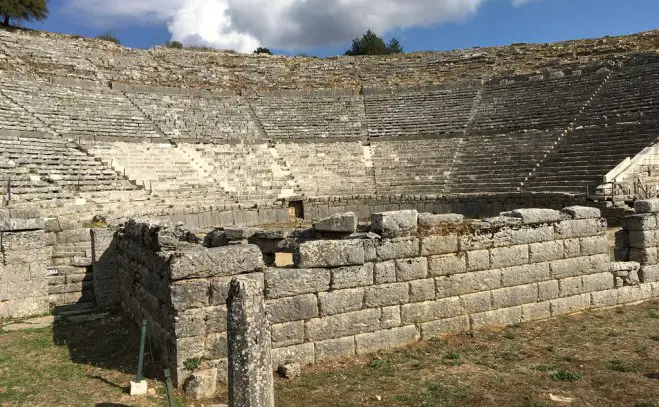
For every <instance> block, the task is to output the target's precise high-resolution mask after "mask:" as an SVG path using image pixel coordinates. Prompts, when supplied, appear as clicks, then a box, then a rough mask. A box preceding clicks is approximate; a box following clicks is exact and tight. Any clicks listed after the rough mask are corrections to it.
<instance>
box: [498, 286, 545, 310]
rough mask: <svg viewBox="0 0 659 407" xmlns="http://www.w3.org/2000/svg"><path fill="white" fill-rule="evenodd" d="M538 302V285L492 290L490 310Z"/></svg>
mask: <svg viewBox="0 0 659 407" xmlns="http://www.w3.org/2000/svg"><path fill="white" fill-rule="evenodd" d="M536 301H538V285H537V284H526V285H518V286H515V287H506V288H500V289H498V290H492V308H495V309H496V308H508V307H512V306H515V305H521V304H528V303H531V302H536Z"/></svg>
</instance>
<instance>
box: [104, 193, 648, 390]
mask: <svg viewBox="0 0 659 407" xmlns="http://www.w3.org/2000/svg"><path fill="white" fill-rule="evenodd" d="M656 207H657V210H658V211H659V203H657V204H656ZM652 217H653V218H652V219H653V220H656V219H655V218H656V215H655V214H652ZM655 223H656V222H655ZM652 225H653V226H652V227H654V228H656V224H652ZM606 226H607V225H606V221H605V220H604V219H602V218H601V217H600V212H599V210H598V209H596V208H589V207H578V206H573V207H568V208H565V209H563V210H562V211H556V210H551V209H520V210H514V211H511V212H505V213H502V214H501V215H500V216H498V217H494V218H488V219H485V220H469V219H464V217H462V216H461V215H456V214H448V215H432V214H418V212H417V211H415V210H406V211H396V212H383V213H379V214H375V215H373V219H372V223H371V224H370V225H369V226H368V227H367V228H365V227H362V226H359V230H360V231H359V232H357V229H358V222H357V216H356V215H355V214H343V215H335V216H333V217H331V218H329V219H325V220H322V221H321V222H318V223H317V224H316V225H315V226H314V228H312V229H308V230H306V231H305V230H301V231H299V232H297V233H296V234H295V236H294V238H292V239H291V240H290V242H289V244H291V245H292V247H293V249H292V250H293V252H294V266H291V267H287V268H276V267H268V268H265V265H264V259H263V257H268V256H264V255H262V253H261V251H260V250H259V248H258V247H257V246H255V245H250V244H247V242H250V241H252V240H251V239H252V238H253V237H255V236H256V237H258V239H266V240H267V239H274V240H277V239H281V238H282V237H283V236H285V234H282V233H280V231H277V230H263V231H262V232H258V231H256V230H241V229H227V230H216V231H215V232H213V233H211V234H209V235H208V236H207V239H206V240H205V242H204V245H205V246H206V247H204V246H202V245H200V244H199V243H198V239H197V237H196V236H195V235H193V234H191V233H190V232H187V231H185V230H182V229H178V228H177V229H173V228H172V227H171V226H167V225H164V224H154V223H137V222H135V221H130V222H128V223H127V224H126V225H125V226H123V227H122V228H120V229H119V231H118V232H117V234H116V237H115V240H116V247H117V256H118V257H117V264H118V268H119V279H120V292H121V303H122V305H123V307H124V308H125V309H126V310H127V311H129V312H130V313H131V314H133V316H134V318H135V320H136V321H140V320H141V319H142V318H146V319H147V320H148V321H149V326H150V328H149V333H150V335H151V337H152V340H153V341H154V342H153V343H154V346H155V347H156V349H159V350H160V353H161V357H160V360H161V362H162V363H163V364H165V365H166V366H168V367H171V368H172V369H176V374H177V383H178V385H179V386H183V387H185V383H186V381H188V380H190V378H196V380H195V382H196V383H199V382H200V381H202V382H208V381H209V380H210V382H213V380H214V378H217V379H223V378H225V377H226V349H227V348H226V304H225V302H226V298H227V291H228V285H229V282H230V280H231V278H232V277H234V276H237V275H241V276H245V277H246V278H251V279H255V280H257V281H259V282H261V283H262V284H263V286H264V296H265V299H266V309H267V313H268V318H269V323H270V324H271V329H272V348H273V367H275V368H276V367H277V366H279V365H280V364H283V363H289V362H300V363H314V362H317V361H321V360H325V359H331V358H336V357H339V356H347V355H354V354H362V353H366V352H370V351H374V350H377V349H381V348H386V347H390V346H396V345H401V344H405V343H408V342H413V341H416V340H420V339H428V338H431V337H433V336H436V335H445V334H454V333H465V332H467V333H471V332H474V331H477V330H479V329H482V328H486V327H490V326H501V325H510V324H515V323H520V322H525V321H532V320H538V319H544V318H549V317H553V316H559V315H563V314H568V313H573V312H579V311H583V310H587V309H592V308H598V307H606V306H613V305H618V304H624V303H629V302H634V301H640V300H644V299H649V298H651V297H656V296H659V282H657V280H659V279H658V278H657V275H656V273H655V272H654V271H651V270H654V269H650V268H647V265H646V266H645V267H646V268H642V269H641V271H640V272H639V264H638V263H636V262H627V263H613V262H612V261H611V259H610V254H609V252H610V249H609V244H608V240H607V237H606V233H605V232H606ZM652 233H654V230H652ZM289 236H293V235H289ZM653 236H654V235H653ZM654 244H657V243H656V241H654ZM654 248H655V249H656V247H654ZM655 262H656V259H655ZM268 263H270V262H269V261H268ZM655 264H656V263H655ZM653 273H655V274H653ZM200 377H201V378H202V379H200Z"/></svg>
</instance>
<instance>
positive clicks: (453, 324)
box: [421, 315, 471, 341]
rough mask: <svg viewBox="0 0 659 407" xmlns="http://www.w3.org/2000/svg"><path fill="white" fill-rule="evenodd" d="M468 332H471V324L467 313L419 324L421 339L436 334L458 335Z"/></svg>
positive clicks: (426, 338) (429, 337)
mask: <svg viewBox="0 0 659 407" xmlns="http://www.w3.org/2000/svg"><path fill="white" fill-rule="evenodd" d="M469 332H471V325H470V324H469V316H467V315H463V316H459V317H455V318H446V319H440V320H438V321H430V322H424V323H422V324H421V339H423V340H424V341H425V340H428V339H431V338H433V337H437V336H445V335H459V334H465V333H469Z"/></svg>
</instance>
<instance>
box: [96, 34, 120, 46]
mask: <svg viewBox="0 0 659 407" xmlns="http://www.w3.org/2000/svg"><path fill="white" fill-rule="evenodd" d="M96 39H99V40H103V41H109V42H113V43H115V44H117V45H121V41H119V38H117V36H116V35H115V34H114V33H113V32H112V31H107V32H105V33H103V34H100V35H97V36H96Z"/></svg>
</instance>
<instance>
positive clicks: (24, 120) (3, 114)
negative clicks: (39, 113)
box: [0, 89, 48, 133]
mask: <svg viewBox="0 0 659 407" xmlns="http://www.w3.org/2000/svg"><path fill="white" fill-rule="evenodd" d="M0 129H7V130H18V131H35V132H43V133H45V132H47V131H48V129H47V128H46V126H45V125H44V124H43V123H40V122H39V120H37V118H36V117H34V115H32V114H31V113H29V112H28V111H27V110H25V109H23V108H22V107H20V106H18V105H17V104H16V103H14V102H12V101H11V100H10V99H8V98H7V97H6V95H4V94H3V93H2V89H0Z"/></svg>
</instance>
